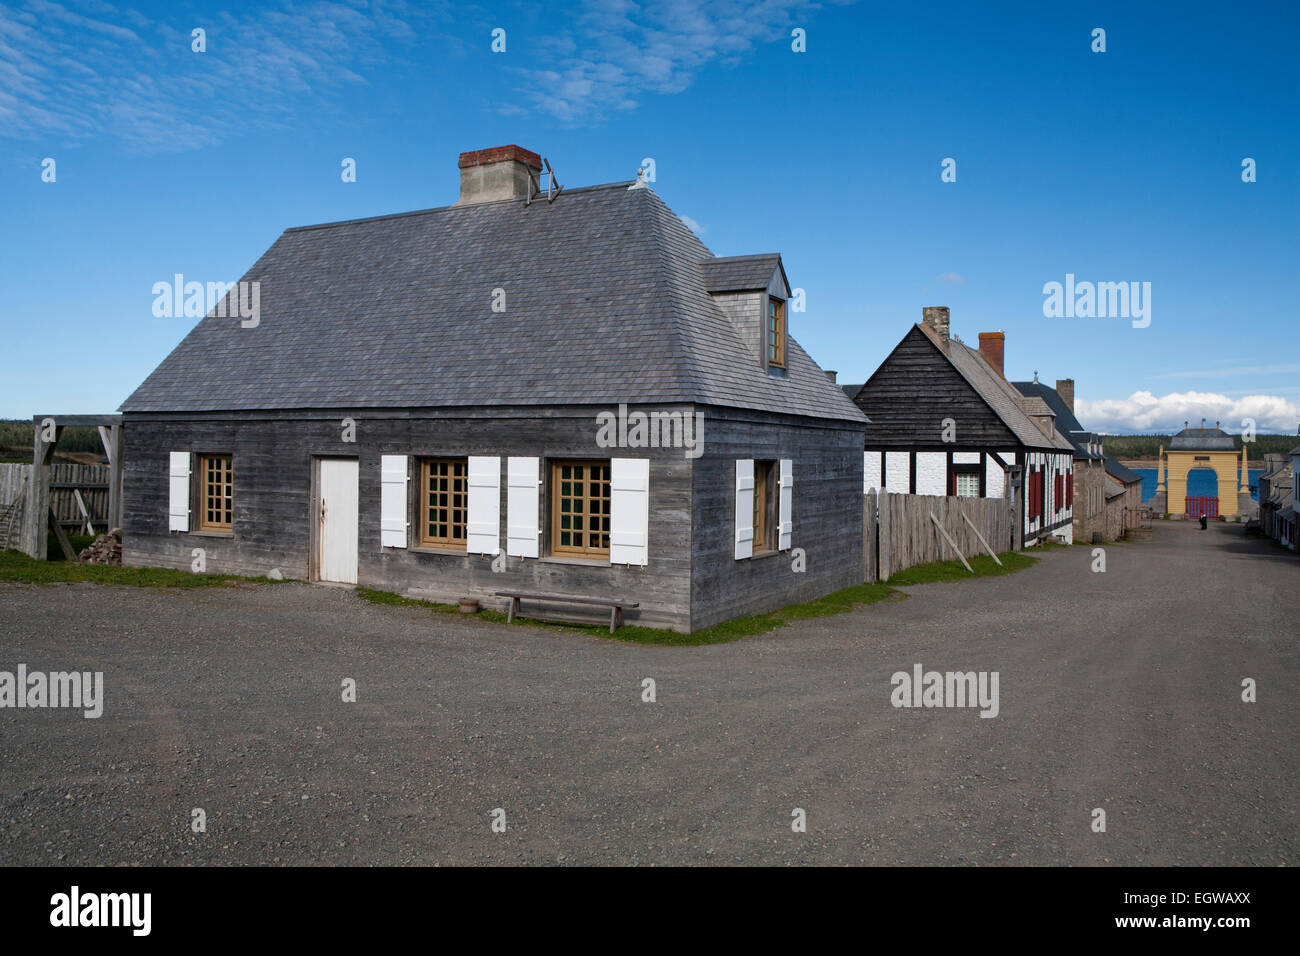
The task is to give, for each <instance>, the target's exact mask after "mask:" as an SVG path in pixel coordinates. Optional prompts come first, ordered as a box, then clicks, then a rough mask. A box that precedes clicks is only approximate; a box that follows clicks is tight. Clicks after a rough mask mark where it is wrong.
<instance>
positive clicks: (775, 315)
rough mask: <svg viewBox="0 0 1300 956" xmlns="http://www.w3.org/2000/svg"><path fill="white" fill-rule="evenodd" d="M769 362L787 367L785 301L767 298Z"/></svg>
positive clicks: (772, 297) (771, 297) (780, 366)
mask: <svg viewBox="0 0 1300 956" xmlns="http://www.w3.org/2000/svg"><path fill="white" fill-rule="evenodd" d="M767 364H768V365H775V366H778V367H779V368H785V303H784V302H782V301H781V300H780V299H778V298H776V297H774V296H768V299H767Z"/></svg>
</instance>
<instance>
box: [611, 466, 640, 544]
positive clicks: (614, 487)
mask: <svg viewBox="0 0 1300 956" xmlns="http://www.w3.org/2000/svg"><path fill="white" fill-rule="evenodd" d="M649 540H650V459H649V458H614V459H611V460H610V463H609V563H610V564H639V565H642V566H645V565H646V564H648V563H649V556H650V547H649Z"/></svg>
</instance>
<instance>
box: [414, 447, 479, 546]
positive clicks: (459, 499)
mask: <svg viewBox="0 0 1300 956" xmlns="http://www.w3.org/2000/svg"><path fill="white" fill-rule="evenodd" d="M468 470H469V464H468V461H467V459H464V458H436V459H434V458H431V459H426V460H425V461H422V462H421V463H420V497H419V503H418V505H417V509H416V514H417V515H418V516H419V521H420V544H421V545H425V546H428V547H435V548H456V549H459V550H464V548H465V540H466V534H465V528H466V525H467V523H468V520H469V478H468Z"/></svg>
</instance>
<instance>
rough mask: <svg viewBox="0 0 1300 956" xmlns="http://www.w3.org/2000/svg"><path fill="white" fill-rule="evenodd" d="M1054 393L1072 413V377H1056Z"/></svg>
mask: <svg viewBox="0 0 1300 956" xmlns="http://www.w3.org/2000/svg"><path fill="white" fill-rule="evenodd" d="M1056 394H1057V395H1060V396H1061V401H1063V402H1065V407H1066V408H1068V409H1069V410H1070V414H1071V415H1073V414H1074V379H1072V378H1058V379H1057V380H1056Z"/></svg>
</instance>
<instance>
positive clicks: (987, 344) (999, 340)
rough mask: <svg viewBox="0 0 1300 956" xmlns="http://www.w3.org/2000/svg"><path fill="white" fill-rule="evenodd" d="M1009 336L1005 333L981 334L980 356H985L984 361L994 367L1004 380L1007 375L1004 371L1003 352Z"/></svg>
mask: <svg viewBox="0 0 1300 956" xmlns="http://www.w3.org/2000/svg"><path fill="white" fill-rule="evenodd" d="M1006 340H1007V336H1006V333H1005V332H981V333H980V354H981V355H983V356H984V361H986V362H988V363H989V365H991V366H992V367H993V371H995V372H997V373H998V374H999V375H1001V376H1002V377H1003V378H1006V377H1007V376H1006V373H1005V372H1004V371H1002V352H1003V349H1004V348H1005V344H1006Z"/></svg>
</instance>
